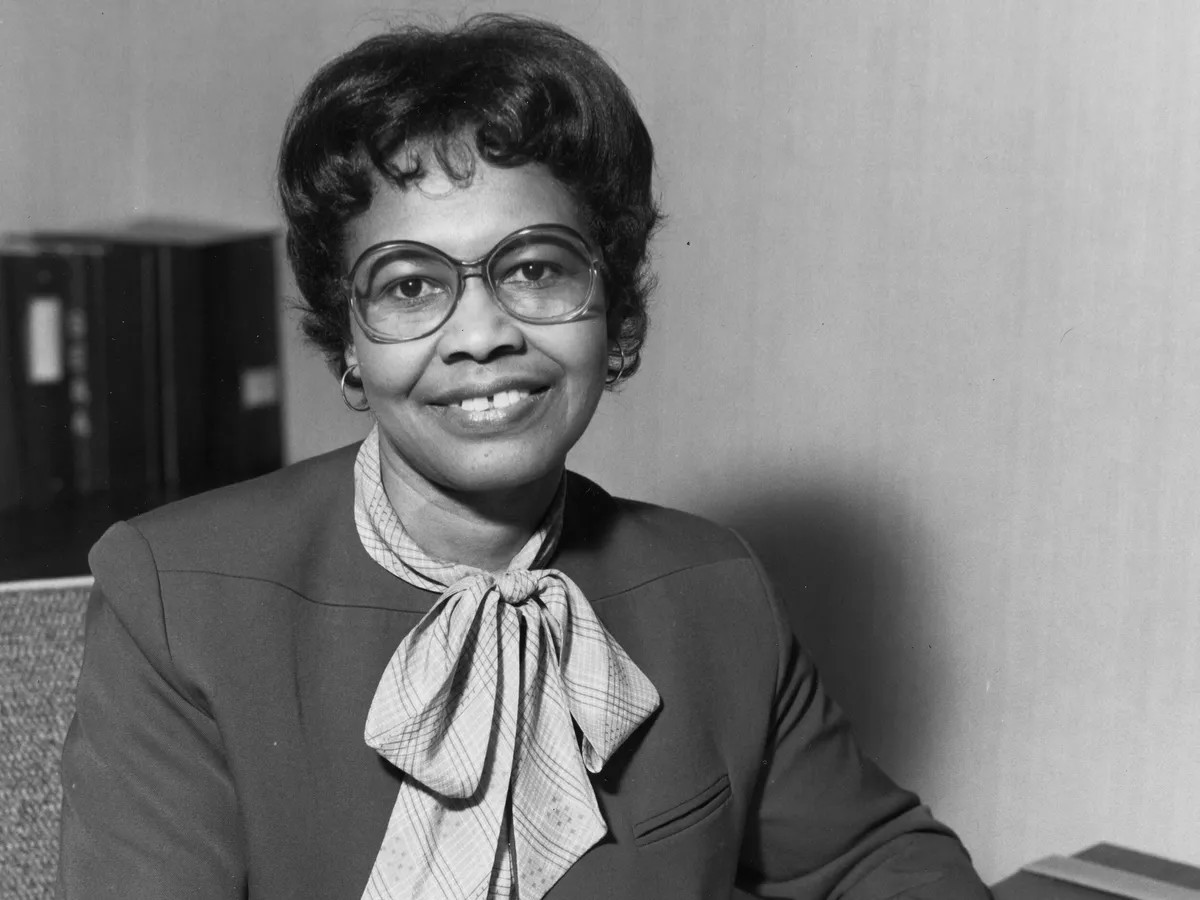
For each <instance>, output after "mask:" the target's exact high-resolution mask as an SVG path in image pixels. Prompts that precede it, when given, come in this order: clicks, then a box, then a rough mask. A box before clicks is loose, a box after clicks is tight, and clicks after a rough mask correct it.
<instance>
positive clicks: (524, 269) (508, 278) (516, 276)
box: [502, 260, 561, 285]
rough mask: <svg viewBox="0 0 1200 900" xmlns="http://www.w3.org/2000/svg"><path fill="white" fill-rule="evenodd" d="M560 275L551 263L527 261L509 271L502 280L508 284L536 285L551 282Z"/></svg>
mask: <svg viewBox="0 0 1200 900" xmlns="http://www.w3.org/2000/svg"><path fill="white" fill-rule="evenodd" d="M560 274H561V271H560V269H559V268H558V266H556V265H554V264H553V263H550V262H544V261H542V260H527V261H525V262H521V263H518V264H517V265H515V266H513V267H512V268H511V269H509V270H508V271H507V272H506V273H505V274H504V278H503V279H502V280H503V281H504V282H505V283H508V284H525V285H536V284H539V283H549V282H553V281H554V280H555V279H557V278H558V277H559V275H560Z"/></svg>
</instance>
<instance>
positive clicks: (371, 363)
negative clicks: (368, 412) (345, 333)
mask: <svg viewBox="0 0 1200 900" xmlns="http://www.w3.org/2000/svg"><path fill="white" fill-rule="evenodd" d="M425 343H426V342H425V341H417V342H410V343H405V344H368V345H367V346H365V347H364V346H362V345H360V348H361V349H360V350H359V352H358V364H359V366H360V368H359V374H360V375H361V377H362V380H363V384H364V385H365V387H366V389H367V393H368V395H369V394H371V393H377V394H390V395H396V394H401V395H403V394H407V393H408V392H409V391H410V390H412V388H413V387H414V386H415V385H416V383H417V382H418V381H420V379H421V375H422V374H423V373H424V371H425V369H426V367H427V366H428V363H429V357H430V356H431V354H432V350H431V349H430V348H428V347H425V346H414V344H421V345H424V344H425Z"/></svg>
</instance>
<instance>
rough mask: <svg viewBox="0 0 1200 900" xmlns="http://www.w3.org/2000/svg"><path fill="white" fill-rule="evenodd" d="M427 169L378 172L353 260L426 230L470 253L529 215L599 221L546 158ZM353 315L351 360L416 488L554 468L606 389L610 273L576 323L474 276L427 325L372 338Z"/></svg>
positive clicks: (453, 250) (450, 248) (432, 240)
mask: <svg viewBox="0 0 1200 900" xmlns="http://www.w3.org/2000/svg"><path fill="white" fill-rule="evenodd" d="M428 168H429V169H430V171H429V172H428V174H426V175H425V176H423V177H422V178H421V180H420V181H419V182H416V183H412V184H410V185H409V186H408V187H406V188H404V189H400V188H397V187H395V186H394V185H391V184H389V183H387V182H385V181H383V180H382V179H379V180H377V182H376V186H375V194H374V197H373V200H372V203H371V206H370V208H369V209H368V210H367V211H366V212H365V213H363V214H362V215H361V216H359V217H358V218H357V219H355V220H354V221H353V222H351V223H350V225H349V226H348V228H347V241H346V259H345V263H346V266H347V269H348V268H349V267H350V266H352V265H353V264H354V262H355V260H357V259H358V257H359V255H360V254H361V253H362V252H363V251H364V250H366V249H367V248H368V247H370V246H372V245H373V244H377V243H381V242H383V241H395V240H412V241H421V242H422V243H425V244H430V245H432V246H434V247H437V248H438V249H440V250H442V251H443V252H444V253H446V254H448V255H449V256H451V257H454V258H455V259H463V260H471V259H477V258H478V257H480V256H482V255H484V254H485V253H487V252H488V251H489V250H491V249H492V247H493V246H495V245H496V243H497V242H498V241H500V240H501V239H502V238H504V237H506V236H507V235H509V234H511V233H512V232H514V231H516V230H518V229H520V228H525V227H526V226H529V225H536V224H543V223H552V224H561V225H567V226H570V227H571V228H573V229H575V230H576V231H578V232H579V233H580V234H584V235H586V234H587V231H586V229H585V226H584V223H583V222H582V221H581V217H580V214H579V210H578V209H577V207H576V204H575V201H574V200H573V199H572V198H571V196H570V194H569V193H568V192H567V190H566V189H565V188H564V187H563V186H562V185H561V184H559V182H558V181H557V180H556V179H555V178H554V177H553V176H551V175H550V174H549V172H548V171H547V170H546V169H545V168H543V167H541V166H538V165H526V166H522V167H519V168H511V169H503V168H496V167H494V166H490V165H488V164H486V163H484V162H482V161H478V160H477V162H476V169H475V175H474V177H473V179H472V180H471V181H470V182H469V183H467V184H465V185H462V186H456V185H455V184H454V183H453V182H452V181H451V180H450V179H449V178H448V177H447V176H446V175H445V173H443V172H442V171H441V169H440V168H439V167H437V166H436V164H435V165H430V166H429V167H428ZM351 328H352V334H353V343H352V345H351V346H350V347H348V348H347V351H346V361H347V363H349V364H351V365H353V364H355V363H357V364H358V365H359V367H360V369H359V372H360V375H361V377H362V382H363V389H364V391H365V393H366V397H367V400H369V401H370V404H371V410H372V411H373V413H374V415H375V417H376V419H377V420H378V421H379V427H380V434H381V437H382V440H381V441H380V452H381V454H383V456H384V462H385V464H386V465H387V466H388V467H389V468H391V469H392V471H393V472H395V473H396V474H397V475H399V476H400V477H401V478H402V479H404V480H405V481H406V482H408V483H410V484H412V485H413V486H414V487H418V488H419V487H421V484H420V483H421V482H424V483H425V484H429V485H433V486H436V487H437V488H441V489H449V490H451V491H454V492H480V491H494V490H504V489H509V488H514V487H519V486H521V485H525V484H529V483H531V482H534V481H537V480H539V479H548V478H555V479H556V478H557V477H558V473H559V472H560V470H561V468H562V466H563V465H564V462H565V459H566V455H567V451H568V450H570V449H571V447H572V446H573V445H574V444H575V442H576V441H577V440H579V438H580V436H581V435H582V434H583V432H584V429H586V428H587V425H588V422H589V421H591V418H592V414H593V413H594V412H595V410H596V404H597V403H598V402H599V400H600V395H601V393H602V392H603V390H604V378H605V374H606V371H607V359H608V357H607V332H606V326H605V300H604V290H603V287H602V285H601V284H600V283H599V282H597V286H596V289H595V295H594V297H593V299H592V302H591V305H590V306H589V309H588V311H587V312H585V313H584V314H583V315H582V316H581V317H580V318H578V319H574V320H572V321H570V322H564V323H559V324H553V325H540V324H529V323H526V322H522V321H520V320H518V319H515V318H513V317H512V316H510V315H509V314H508V313H507V312H505V311H504V309H503V308H502V307H501V306H500V305H499V304H498V303H496V302H495V300H494V299H493V298H492V296H491V294H490V292H489V290H488V287H487V285H486V284H485V283H484V281H483V279H481V278H468V279H466V281H465V285H464V289H463V294H462V297H461V298H460V300H459V302H458V305H457V307H456V308H455V310H454V313H453V315H452V316H451V317H450V318H449V319H448V320H447V321H446V322H445V323H444V324H443V325H442V326H441V327H440V328H438V330H437V331H435V332H434V333H433V334H430V335H428V336H426V337H423V338H418V339H416V340H412V341H406V342H404V343H398V344H385V343H374V342H372V341H371V340H370V339H369V338H368V337H367V336H366V335H365V334H364V332H363V331H362V330H361V329H360V327H359V326H358V324H357V322H355V321H354V319H353V317H351ZM513 392H515V393H513ZM497 394H501V395H502V396H501V397H500V398H498V399H499V403H495V402H493V401H494V400H495V399H497V398H496V395H497ZM514 400H515V402H513V401H514ZM484 401H486V408H481V406H482V405H483V402H484ZM464 403H465V407H464ZM505 404H508V405H505ZM413 479H416V482H414V481H413Z"/></svg>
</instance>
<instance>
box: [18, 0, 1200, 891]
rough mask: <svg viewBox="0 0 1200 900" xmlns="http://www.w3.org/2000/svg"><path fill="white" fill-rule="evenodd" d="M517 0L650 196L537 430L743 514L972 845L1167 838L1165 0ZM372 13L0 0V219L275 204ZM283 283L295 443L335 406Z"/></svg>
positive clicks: (340, 413) (1189, 746) (1193, 745)
mask: <svg viewBox="0 0 1200 900" xmlns="http://www.w3.org/2000/svg"><path fill="white" fill-rule="evenodd" d="M424 8H434V5H433V4H428V5H427V6H426V7H424ZM466 8H467V9H469V10H478V9H485V8H492V5H491V4H472V5H470V6H468V7H466ZM519 10H520V11H527V12H533V13H541V14H546V15H550V16H552V17H554V18H556V19H557V20H558V21H560V22H561V23H563V24H564V25H566V26H568V27H570V28H572V29H573V30H575V31H576V32H577V33H579V34H580V35H581V36H582V37H584V38H585V39H588V40H589V41H591V42H593V43H594V44H596V45H597V46H598V47H600V48H601V49H602V50H603V51H604V52H605V53H606V54H607V55H608V56H609V57H610V58H611V59H612V60H613V62H614V64H615V65H616V67H617V69H618V71H619V72H620V73H621V74H622V76H623V77H624V78H625V79H626V80H627V82H628V83H629V85H630V87H631V89H632V90H633V92H634V94H635V96H636V97H637V99H638V101H639V103H640V104H641V106H642V109H643V111H644V114H645V117H646V119H647V122H648V124H649V126H650V129H651V132H652V133H653V135H654V136H655V138H656V142H657V146H658V151H659V175H660V179H659V186H660V189H661V193H662V200H663V205H664V207H665V209H666V211H667V212H668V214H669V215H670V221H669V223H668V225H667V226H666V228H664V230H663V231H662V233H661V235H660V236H659V239H658V240H657V242H656V244H655V249H654V253H655V259H656V267H657V270H658V272H659V274H660V278H661V286H660V289H659V291H658V293H657V295H656V297H657V299H656V302H655V306H654V326H653V331H652V334H651V339H650V342H649V345H648V347H647V352H646V363H645V368H644V371H643V372H642V373H641V374H639V375H638V376H637V377H636V378H635V379H633V381H632V382H631V383H630V384H629V385H628V386H627V387H626V388H624V389H623V390H622V391H621V392H620V393H619V394H617V395H615V396H613V397H610V398H608V399H607V400H606V401H605V402H604V403H603V404H602V408H601V412H600V414H599V415H598V417H597V420H596V421H595V423H594V424H593V426H592V428H591V430H590V431H589V433H588V435H587V436H586V437H585V439H584V442H583V444H582V445H581V446H580V447H579V448H578V450H577V451H576V453H575V455H574V457H573V459H572V463H573V465H574V466H575V467H576V468H578V469H580V470H582V471H583V472H585V473H587V474H589V475H592V476H593V477H596V478H597V479H598V480H600V481H601V482H602V483H603V484H605V485H606V486H607V487H608V488H609V489H611V490H613V491H614V492H616V493H621V494H626V495H632V496H637V497H640V498H644V499H650V500H654V501H657V502H661V503H665V504H669V505H673V506H679V507H683V508H687V509H691V510H694V511H697V512H700V513H703V514H706V515H709V516H711V517H714V518H717V519H720V520H722V521H726V522H729V523H731V524H735V525H736V526H738V527H739V528H740V529H741V530H742V531H743V532H744V533H745V534H746V535H747V536H748V537H749V538H750V540H751V541H752V542H753V543H754V544H755V546H756V547H757V548H758V549H759V551H760V553H761V554H762V556H763V558H764V560H765V562H766V564H767V566H768V567H769V568H770V569H771V570H772V572H773V573H774V574H775V576H776V578H777V579H778V580H779V581H780V584H781V587H782V589H783V591H784V593H785V594H786V595H787V596H788V597H789V598H790V601H791V602H792V604H793V612H794V617H795V620H796V622H797V625H798V628H799V630H800V633H801V637H802V639H803V640H804V642H805V643H806V644H807V645H808V646H809V648H810V650H811V651H812V652H813V654H814V655H815V656H816V657H817V659H818V661H819V662H820V664H821V666H822V669H823V671H824V673H825V675H826V678H827V680H828V682H829V683H830V685H831V687H832V690H833V691H834V693H835V695H836V696H838V697H839V698H840V699H841V700H842V702H843V705H844V706H845V707H847V709H848V710H849V711H850V713H851V715H852V717H853V718H854V719H855V720H856V722H857V723H858V727H859V732H860V736H861V738H862V741H863V743H864V744H865V746H866V747H867V749H868V750H869V751H870V752H871V753H873V754H874V755H876V756H877V757H878V758H879V759H880V760H881V762H882V763H883V764H884V766H885V768H888V769H889V770H890V771H891V772H892V773H893V774H894V775H896V776H897V777H898V778H899V779H900V780H902V781H904V782H906V783H907V784H909V785H911V786H914V787H915V788H917V789H918V790H919V791H920V792H921V793H922V795H923V797H924V798H925V799H926V800H927V801H928V802H930V803H931V804H932V805H933V807H934V809H935V812H937V813H938V814H939V815H940V816H941V817H942V818H943V819H945V820H946V821H947V822H949V823H950V824H951V825H952V826H954V827H955V828H956V829H957V830H958V831H959V833H960V834H961V836H962V837H963V839H964V841H965V842H966V843H967V845H968V846H969V847H970V849H971V850H972V852H973V854H974V856H975V859H976V862H977V864H978V866H979V868H980V869H981V871H982V873H983V874H984V876H985V878H987V879H989V880H994V879H996V878H998V877H1000V876H1001V875H1003V874H1006V873H1008V872H1010V871H1011V870H1013V869H1014V868H1016V867H1017V866H1018V865H1019V864H1021V863H1022V862H1024V861H1026V860H1028V859H1031V858H1034V857H1037V856H1040V855H1044V854H1047V853H1070V852H1073V851H1075V850H1077V849H1079V848H1080V847H1082V846H1084V845H1087V844H1089V843H1091V842H1094V841H1098V840H1111V841H1116V842H1124V843H1127V844H1129V845H1131V846H1133V847H1136V848H1140V849H1143V850H1147V851H1151V852H1156V853H1160V854H1164V855H1169V856H1175V857H1178V858H1181V859H1184V860H1188V861H1191V862H1193V863H1200V602H1198V600H1200V551H1198V550H1197V547H1198V545H1200V544H1198V541H1200V473H1198V471H1197V465H1196V462H1195V459H1196V457H1197V455H1198V454H1197V445H1198V443H1200V441H1198V438H1200V352H1197V348H1198V346H1200V304H1198V303H1197V297H1196V290H1195V287H1194V285H1195V283H1196V281H1197V278H1198V276H1200V55H1197V54H1196V52H1195V48H1196V47H1197V46H1200V5H1197V4H1194V3H1189V2H1187V0H1178V2H1173V3H1172V2H1148V0H1147V2H1124V0H1074V2H1072V0H1063V2H1056V3H1042V2H1036V0H993V2H978V3H963V2H959V0H944V2H889V3H882V2H880V3H875V2H817V0H810V2H796V0H790V2H774V3H772V2H760V3H749V2H748V3H740V4H737V5H733V4H729V5H726V4H717V3H707V4H701V5H697V4H695V3H693V2H689V0H660V2H655V3H653V4H644V3H642V2H640V0H613V2H610V3H606V4H603V5H599V4H594V3H587V2H583V0H557V2H551V0H539V2H527V3H524V4H523V5H522V6H521V7H519ZM457 11H458V7H455V8H454V12H453V13H451V15H455V14H456V13H457ZM387 17H388V12H387V11H383V10H381V9H380V8H379V7H376V6H372V5H368V4H365V3H356V2H352V0H292V2H287V3H285V2H282V0H273V2H269V0H255V2H251V0H239V2H233V0H222V2H215V0H192V2H187V3H182V2H181V3H160V2H154V0H114V2H110V3H106V4H104V7H103V9H100V8H97V5H96V4H93V3H88V2H86V0H70V2H68V0H42V2H41V3H39V4H32V3H30V4H24V3H21V4H20V5H18V4H17V2H15V0H0V229H3V230H14V229H22V228H27V227H51V226H58V225H71V224H79V223H81V222H92V221H96V220H98V219H105V220H111V219H114V218H123V217H127V216H130V215H137V214H147V213H152V214H160V215H184V216H188V217H193V218H200V219H209V220H218V221H231V222H234V223H240V224H251V225H263V224H268V225H269V224H274V223H276V222H277V221H278V217H277V212H276V207H275V202H274V199H273V196H272V184H271V177H272V172H273V167H274V154H275V150H276V146H277V141H278V137H279V134H280V132H281V129H282V126H283V122H284V118H285V116H286V113H287V109H288V106H289V103H290V102H291V100H292V99H293V98H294V96H295V95H296V93H297V92H298V91H299V89H300V88H301V86H302V85H303V83H304V81H305V80H306V79H307V77H308V76H309V75H310V74H311V73H312V71H313V70H314V69H315V67H316V66H317V65H318V64H319V63H321V62H323V61H325V60H326V59H328V58H329V57H330V56H332V55H333V54H335V53H336V52H338V51H340V50H342V49H345V48H347V47H349V46H350V45H351V44H352V43H354V42H356V41H357V40H359V39H361V38H363V37H366V36H367V35H368V34H371V33H373V32H375V31H376V30H378V29H379V27H380V26H381V23H382V22H383V21H385V20H386V19H387ZM291 290H292V289H291V287H290V282H289V283H287V291H289V292H290V291H291ZM281 316H283V317H284V319H285V320H286V321H285V333H286V335H287V337H286V341H285V344H284V347H283V361H284V366H285V376H286V385H287V389H286V397H285V400H286V406H285V419H286V447H287V454H288V457H289V458H290V459H293V460H294V459H299V458H302V457H305V456H308V455H311V454H313V453H316V452H319V451H322V450H324V449H328V448H331V447H334V446H338V445H340V444H343V443H346V442H348V441H349V440H352V439H354V438H356V437H358V436H359V435H361V434H362V433H363V431H364V429H365V421H364V419H363V418H361V417H356V416H354V415H352V414H350V413H349V412H347V411H346V410H344V409H343V407H342V404H341V400H340V399H339V397H338V394H337V386H336V383H335V382H334V381H333V380H332V378H331V377H330V376H329V374H328V372H327V371H326V370H325V369H324V366H323V364H322V362H321V361H320V360H319V359H318V358H317V357H316V356H315V355H314V354H313V353H312V352H311V351H309V350H307V349H306V348H304V347H303V346H302V345H301V344H300V342H299V340H298V338H297V336H296V334H295V329H294V324H293V316H292V314H291V313H289V312H288V311H287V310H286V309H282V310H281Z"/></svg>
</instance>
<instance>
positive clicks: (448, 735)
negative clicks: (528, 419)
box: [355, 430, 660, 900]
mask: <svg viewBox="0 0 1200 900" xmlns="http://www.w3.org/2000/svg"><path fill="white" fill-rule="evenodd" d="M564 504H565V481H564V484H563V486H560V487H559V490H558V494H557V496H556V497H555V500H554V502H553V504H552V505H551V509H550V511H549V513H548V514H547V517H546V519H545V521H544V522H543V523H542V525H541V527H540V528H539V529H538V531H537V532H536V533H535V534H534V535H533V536H532V537H531V538H530V539H529V541H528V543H526V545H525V546H524V547H523V548H522V549H521V551H520V552H519V553H518V554H517V555H516V557H515V558H514V559H513V561H512V563H511V564H510V566H509V568H508V570H507V571H505V572H503V573H499V574H495V573H488V572H485V571H483V570H481V569H476V568H473V567H471V566H465V565H458V564H454V563H449V562H442V561H438V560H434V559H431V558H430V557H429V556H427V555H426V554H425V553H424V552H423V551H422V550H421V549H420V547H418V546H417V545H416V544H415V543H414V542H413V540H412V539H411V538H410V537H409V536H408V534H407V533H406V532H405V530H404V527H403V526H402V525H401V523H400V520H399V518H398V517H397V515H396V513H395V510H393V509H392V506H391V503H390V502H389V501H388V498H387V495H386V493H385V492H384V489H383V485H382V481H381V479H380V474H379V445H378V431H377V430H373V431H372V433H371V434H370V435H368V437H367V439H366V440H365V441H364V442H363V444H362V448H361V449H360V450H359V453H358V458H357V460H356V462H355V523H356V525H357V526H358V533H359V537H360V539H361V540H362V543H363V546H364V547H365V548H366V550H367V552H368V553H369V554H370V555H371V557H372V558H373V559H374V560H375V561H376V562H378V563H379V564H380V565H381V566H383V567H384V568H385V569H387V570H388V571H389V572H391V573H392V574H394V575H396V576H397V577H398V578H402V579H404V580H405V581H407V582H409V583H410V584H413V585H416V586H418V587H421V588H424V589H426V590H431V591H440V592H441V596H440V597H439V598H438V601H437V603H436V604H435V605H434V607H433V608H432V609H431V610H430V611H429V613H428V614H427V615H426V616H425V617H424V618H423V619H422V620H421V621H420V622H419V623H418V624H417V626H416V628H414V629H413V631H412V632H411V633H410V634H409V635H408V636H407V637H406V638H405V639H404V640H403V641H402V642H401V644H400V646H399V647H398V648H397V649H396V652H395V653H394V654H393V656H392V658H391V659H390V660H389V662H388V666H387V670H386V671H385V672H384V674H383V677H382V678H381V679H380V682H379V687H378V689H377V690H376V693H375V698H374V701H373V702H372V704H371V709H370V712H369V713H368V715H367V724H366V731H365V738H366V742H367V744H368V745H370V746H371V747H373V748H374V749H375V750H376V751H378V753H379V754H380V755H381V756H383V757H384V758H385V759H387V760H388V761H389V762H391V763H392V764H393V765H395V766H396V767H397V768H399V769H400V770H402V771H403V772H404V773H405V775H406V777H405V779H404V781H403V782H402V783H401V786H400V790H399V794H398V795H397V798H396V805H395V807H394V808H393V810H392V815H391V819H390V821H389V822H388V827H387V831H386V833H385V835H384V838H383V843H382V845H381V846H380V848H379V854H378V856H377V857H376V860H375V865H374V867H373V869H372V871H371V876H370V879H369V881H368V883H367V887H366V890H365V891H364V892H363V898H364V900H385V898H387V900H393V898H394V900H398V898H410V897H411V898H438V900H441V898H479V900H491V898H516V897H519V898H520V900H538V898H540V897H542V896H543V895H544V894H545V893H546V891H548V890H549V889H550V887H551V886H552V885H553V884H554V883H555V882H556V881H557V880H558V879H559V878H560V877H561V876H562V874H563V873H564V872H565V871H566V870H567V869H568V868H570V866H571V865H572V864H573V863H574V862H575V861H576V860H577V859H578V858H579V857H580V856H582V855H583V854H584V853H585V852H586V851H587V850H588V849H589V848H590V847H591V846H592V845H593V844H595V843H596V842H597V841H598V840H600V838H601V837H603V836H604V834H605V833H606V832H607V826H606V825H605V823H604V819H603V817H602V816H601V814H600V810H599V808H598V807H597V805H596V797H595V794H594V793H593V791H592V787H591V783H590V782H589V781H588V772H599V771H600V769H601V768H602V767H603V766H604V764H605V762H606V761H607V760H608V758H609V757H610V756H611V755H612V753H613V752H614V751H615V750H616V749H617V748H618V747H619V746H620V745H621V743H622V742H624V740H625V739H626V738H627V737H628V736H629V735H630V734H631V733H632V732H633V731H634V730H635V729H636V728H637V727H638V726H639V725H640V724H641V723H642V722H644V721H645V720H646V719H647V718H649V716H650V715H651V714H652V713H653V712H654V711H655V710H656V709H657V708H658V706H659V702H660V701H659V696H658V692H657V691H656V690H655V688H654V685H652V684H651V683H650V681H649V679H647V678H646V676H645V675H644V674H643V673H642V672H641V670H639V669H638V667H637V666H636V665H635V664H634V663H633V661H632V660H631V659H630V658H629V657H628V656H627V655H626V654H625V651H624V650H622V649H621V647H620V646H619V645H618V644H617V642H616V641H615V640H614V639H613V637H612V636H611V635H610V634H609V633H608V632H607V631H606V630H605V629H604V626H603V625H602V624H601V623H600V621H599V619H597V618H596V614H595V613H594V612H593V611H592V608H591V605H590V604H589V603H588V601H587V598H586V597H584V596H583V592H582V591H581V590H580V589H579V587H578V586H577V585H576V584H575V583H574V582H573V581H572V580H571V579H570V578H569V577H567V575H566V574H564V573H563V572H560V571H558V570H556V569H543V568H540V566H541V565H542V564H543V563H544V562H545V561H547V560H548V559H550V558H551V557H552V556H553V554H554V550H555V547H556V546H557V543H558V536H559V534H560V532H561V530H562V514H563V508H564ZM576 728H578V734H579V737H578V739H577V738H576Z"/></svg>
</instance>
